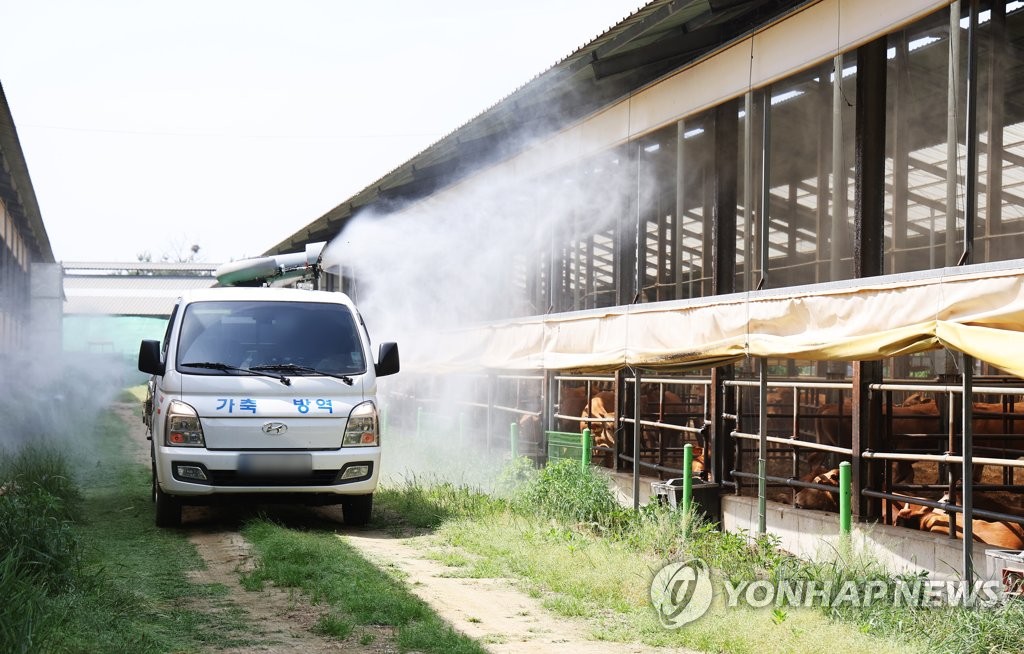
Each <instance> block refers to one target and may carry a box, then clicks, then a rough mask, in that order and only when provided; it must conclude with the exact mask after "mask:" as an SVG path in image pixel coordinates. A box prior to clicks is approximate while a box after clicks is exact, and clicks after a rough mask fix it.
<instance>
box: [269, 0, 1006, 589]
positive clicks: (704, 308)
mask: <svg viewBox="0 0 1024 654" xmlns="http://www.w3.org/2000/svg"><path fill="white" fill-rule="evenodd" d="M1022 9H1024V3H1022V2H1018V1H1012V2H1005V1H1003V0H992V1H986V2H982V1H981V0H960V1H958V2H952V3H951V2H947V1H935V0H905V1H902V2H887V1H884V0H655V1H653V2H650V3H648V4H646V5H644V6H643V7H641V8H640V9H639V10H638V11H636V12H635V13H633V14H632V15H630V16H628V17H626V18H625V19H624V20H623V21H622V22H620V23H619V24H617V25H615V26H613V27H612V28H610V29H609V30H608V31H607V32H605V33H604V34H602V35H600V36H598V37H597V38H595V39H594V40H593V41H591V42H590V43H587V44H585V45H584V46H582V47H580V48H579V49H577V50H576V51H574V52H573V53H572V54H570V55H569V56H567V57H566V58H564V59H563V60H561V61H559V62H557V63H556V64H555V65H553V66H552V67H551V68H550V69H548V70H546V71H544V72H542V73H540V74H539V75H538V76H537V77H535V78H534V79H533V80H531V81H530V82H529V83H527V84H525V85H524V86H522V87H521V88H519V89H516V90H514V91H513V92H511V93H510V94H509V95H508V96H507V97H505V98H504V99H503V100H501V101H500V102H498V103H496V104H495V105H494V106H492V107H490V108H488V109H487V110H485V111H484V112H482V113H481V114H480V115H478V116H477V117H476V118H474V119H472V120H471V121H469V122H468V123H466V124H465V125H463V126H461V127H459V128H458V129H456V130H455V131H453V132H452V133H451V134H449V135H447V136H446V137H444V138H442V139H440V140H439V141H437V142H436V143H434V144H433V145H431V146H430V147H428V148H427V149H425V150H424V151H422V152H420V153H419V154H417V155H416V156H414V157H413V158H412V159H410V160H409V161H406V162H404V163H402V164H400V165H398V166H397V167H396V168H395V169H394V170H392V171H391V172H390V173H388V174H386V175H385V176H383V177H382V178H380V179H379V180H377V181H376V182H374V183H373V184H371V185H370V186H368V187H367V188H365V189H363V190H362V191H360V192H359V193H357V194H356V195H354V196H352V197H350V198H348V199H346V200H344V201H343V202H341V203H340V204H338V206H336V207H335V208H334V209H332V210H330V211H328V212H327V213H326V214H324V215H323V216H320V217H319V218H317V219H315V220H313V221H312V222H310V223H309V224H308V225H306V226H305V227H303V228H302V229H300V230H298V231H297V232H296V233H295V234H293V235H292V236H291V237H289V238H287V239H285V240H284V241H282V242H281V243H278V244H277V245H276V246H274V247H273V248H272V249H270V250H269V251H268V252H267V254H275V253H280V252H291V251H295V250H297V249H301V248H302V247H303V246H304V245H306V244H307V243H310V242H315V241H330V242H331V244H330V245H329V246H328V250H327V253H328V254H327V255H325V263H326V264H327V269H328V274H327V275H326V276H325V279H324V280H322V284H323V285H324V286H326V287H327V288H331V289H341V290H345V291H347V292H349V293H350V294H352V295H353V296H354V297H355V298H356V299H357V301H358V302H359V303H360V305H361V306H362V307H363V308H364V311H365V314H366V318H367V321H368V322H370V323H373V325H372V326H373V327H374V331H375V333H380V332H381V331H382V326H383V331H384V332H385V333H388V334H389V336H392V335H393V336H395V337H396V339H395V340H399V341H400V342H401V343H402V347H403V359H404V360H405V361H407V362H408V364H409V365H408V369H409V372H408V373H407V374H405V375H401V377H404V378H405V379H406V380H407V381H406V385H405V386H404V387H403V388H401V389H398V388H395V389H386V390H390V391H392V396H393V400H392V402H393V405H394V406H395V407H396V409H395V413H396V415H404V416H406V419H407V420H413V419H415V420H416V421H417V425H420V424H422V423H423V421H425V420H426V418H424V416H425V415H429V414H430V413H431V411H432V410H433V407H436V406H437V404H438V403H439V402H440V401H441V398H442V396H446V397H449V398H451V396H452V395H454V396H455V398H456V399H455V401H456V403H458V404H460V405H461V406H462V407H463V408H464V411H460V413H459V417H458V419H457V420H454V421H453V422H452V423H450V424H452V425H455V427H453V428H452V429H454V430H455V431H457V433H458V438H459V439H460V440H459V443H460V447H462V446H467V444H466V443H464V442H463V440H464V439H468V441H469V444H475V445H476V446H480V447H484V448H485V449H487V450H493V449H499V450H500V449H502V448H504V451H505V452H507V451H508V449H509V448H510V447H514V448H516V451H517V453H519V452H527V453H530V454H533V455H534V456H536V457H537V458H544V457H545V456H546V455H548V454H550V453H551V451H550V449H549V446H550V444H551V442H553V441H554V440H555V439H557V438H558V434H559V433H562V432H565V433H572V432H576V433H578V432H579V430H580V428H581V427H585V426H589V427H590V428H591V429H592V432H593V433H594V434H595V436H596V437H597V438H596V440H595V445H596V447H595V452H594V454H595V457H594V462H595V463H596V464H600V465H606V466H607V467H609V468H610V469H612V470H613V471H617V472H619V473H622V474H624V475H626V476H628V477H629V478H630V479H631V486H632V487H631V488H629V484H627V491H628V492H631V493H632V497H633V499H634V501H635V502H639V501H640V496H641V491H642V489H643V487H645V486H646V485H647V484H648V482H649V481H650V480H655V481H657V480H664V479H668V478H675V477H679V476H681V475H682V474H683V471H682V455H681V452H682V448H683V446H684V445H685V444H687V443H689V444H692V445H694V446H696V447H697V448H699V453H700V455H701V456H700V459H702V471H700V475H701V480H702V482H703V483H704V484H706V485H707V486H708V487H709V488H711V489H712V491H713V492H714V493H715V494H717V495H720V500H721V519H722V523H723V525H724V526H725V527H726V528H735V529H750V530H752V531H754V530H756V531H761V532H763V531H766V530H767V531H773V532H775V533H779V534H781V535H782V536H783V542H784V544H785V545H786V546H787V548H789V549H792V550H794V551H800V549H801V548H800V545H799V543H798V541H799V537H800V534H801V533H803V534H806V533H814V532H820V533H827V532H830V530H834V529H835V520H834V516H830V515H829V514H827V513H822V512H820V511H811V510H804V509H796V508H795V507H794V506H793V505H794V502H795V500H796V495H797V493H798V492H800V491H802V490H807V489H811V490H817V491H819V492H820V491H822V490H824V489H826V488H827V484H826V483H823V482H822V481H821V480H820V479H819V481H817V482H816V481H814V480H815V475H816V473H820V472H824V471H827V470H829V469H831V468H833V467H834V466H837V465H838V463H839V462H849V463H850V464H851V470H852V487H853V498H854V499H853V503H852V504H853V506H852V510H853V515H854V518H855V520H856V521H857V522H858V523H871V524H877V525H879V529H877V530H875V531H872V532H871V533H872V534H874V535H870V536H864V538H877V539H880V540H879V542H880V544H881V546H882V547H883V548H887V549H888V550H889V551H890V552H892V555H893V557H894V560H900V557H901V556H902V557H904V559H902V560H904V561H905V562H911V559H912V562H913V563H916V564H919V565H921V566H923V567H926V568H931V569H933V570H936V571H940V572H942V571H943V570H942V569H941V568H942V565H943V564H942V561H943V560H946V561H948V560H950V559H949V557H948V552H947V551H946V550H942V549H941V547H945V548H947V550H948V549H950V548H951V549H952V551H954V552H956V553H957V556H956V560H958V561H959V563H957V564H954V565H952V566H951V569H947V570H945V572H948V573H951V574H959V575H963V576H964V577H966V578H970V577H971V575H972V574H973V572H974V568H975V567H979V568H980V567H982V566H984V565H985V563H984V560H985V558H986V553H987V552H988V551H989V550H992V549H998V547H999V545H998V544H994V543H991V542H988V543H986V542H983V541H982V542H976V539H975V538H973V535H977V534H979V533H984V529H985V526H986V525H989V524H993V523H999V524H1004V525H1012V527H1009V529H1010V530H1011V531H1012V530H1013V529H1017V530H1018V531H1019V526H1017V525H1020V523H1021V522H1022V518H1021V515H1024V501H1022V498H1024V494H1022V492H1021V491H1022V489H1024V472H1022V471H1021V467H1022V466H1024V462H1022V461H1021V460H1020V459H1019V457H1020V456H1024V443H1022V442H1021V436H1022V434H1024V424H1022V421H1021V419H1022V418H1024V407H1022V406H1021V404H1022V400H1024V380H1022V377H1024V354H1022V353H1024V333H1022V331H1024V330H1022V327H1021V326H1022V325H1024V320H1022V318H1024V102H1022V101H1021V98H1024V95H1022V94H1018V93H1017V92H1016V91H1017V89H1018V86H1017V85H1018V83H1021V84H1022V85H1024V56H1022V55H1021V50H1018V48H1020V47H1024V11H1022ZM1014 98H1017V99H1016V100H1015V99H1014ZM388 340H390V338H389V339H388ZM408 380H415V381H414V382H409V381H408ZM452 389H455V390H454V391H453V390H452ZM408 416H414V417H413V418H410V417H408ZM510 433H518V438H517V439H515V440H512V441H510V438H509V434H510ZM965 472H966V474H965ZM944 493H946V494H948V495H947V498H954V500H955V504H954V505H953V506H949V505H943V504H940V503H939V502H938V500H939V499H940V497H941V496H942V495H943V494H944ZM908 496H909V497H911V498H912V499H910V500H908V499H906V498H907V497H908ZM908 502H909V504H910V505H911V506H916V507H919V508H920V507H924V509H928V508H934V507H945V509H946V510H947V511H950V512H952V513H956V514H961V513H962V514H964V518H961V524H962V526H963V527H962V528H963V533H962V534H961V535H962V540H961V541H958V540H956V539H955V538H954V537H953V536H947V537H945V543H944V544H942V545H941V547H940V545H938V544H936V543H937V541H938V539H936V538H935V537H934V536H929V537H928V538H927V539H923V540H922V535H917V536H916V540H914V539H913V538H911V535H910V533H909V532H907V535H903V536H901V535H900V532H898V531H896V530H895V529H893V530H886V529H883V528H886V527H888V526H889V525H892V524H893V523H895V522H897V521H898V514H899V511H898V510H899V509H900V508H905V507H906V505H907V503H908ZM982 523H984V524H982ZM947 525H948V522H947ZM949 531H950V530H949V529H948V528H947V533H948V532H949ZM953 531H954V532H955V531H956V530H953ZM879 534H881V535H879ZM789 538H792V540H791V541H790V540H786V539H789ZM908 539H910V540H914V543H916V544H913V546H911V545H907V543H908V542H909V541H908ZM1021 547H1024V545H1021V546H1019V547H1018V549H1020V548H1021ZM910 550H913V552H914V553H913V554H912V555H909V554H905V552H907V551H910ZM907 557H909V558H907Z"/></svg>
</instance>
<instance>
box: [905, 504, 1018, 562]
mask: <svg viewBox="0 0 1024 654" xmlns="http://www.w3.org/2000/svg"><path fill="white" fill-rule="evenodd" d="M913 499H917V498H909V497H908V500H910V501H908V502H906V503H901V502H896V503H895V504H896V505H897V506H900V507H901V508H900V509H899V511H898V512H897V513H896V520H895V523H896V524H897V525H903V526H907V527H912V528H917V529H920V530H921V531H930V532H934V533H939V534H946V535H947V536H948V535H949V529H950V524H951V523H950V514H949V513H948V512H947V511H945V510H943V509H933V508H932V507H930V506H922V505H920V504H914V503H913ZM948 501H949V494H948V493H946V494H945V495H943V496H942V498H941V499H939V502H942V503H947V502H948ZM974 506H975V507H976V508H979V509H984V510H988V511H994V512H997V513H1008V514H1011V515H1020V511H1019V510H1018V509H1016V508H1014V507H1012V506H1009V505H1007V504H1004V503H1002V502H1000V501H999V500H997V499H995V498H990V497H987V496H985V495H984V494H978V495H976V496H975V498H974ZM952 515H953V516H954V517H953V520H952V525H953V529H954V530H955V531H956V536H957V538H960V539H963V524H964V518H963V514H962V513H953V514H952ZM971 529H972V530H973V532H974V540H976V541H979V542H982V543H985V544H987V545H995V546H997V547H1000V548H1003V549H1014V550H1019V549H1024V527H1021V525H1019V524H1017V523H1015V522H1003V521H989V520H984V519H981V518H975V519H973V520H971Z"/></svg>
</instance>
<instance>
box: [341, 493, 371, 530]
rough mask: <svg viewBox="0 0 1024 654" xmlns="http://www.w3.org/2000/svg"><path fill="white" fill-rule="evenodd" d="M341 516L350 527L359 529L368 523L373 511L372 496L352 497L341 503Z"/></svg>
mask: <svg viewBox="0 0 1024 654" xmlns="http://www.w3.org/2000/svg"><path fill="white" fill-rule="evenodd" d="M341 511H342V516H343V517H344V519H345V524H346V525H349V526H350V527H361V526H363V525H365V524H366V523H367V522H369V521H370V513H371V512H372V511H373V494H372V493H371V494H369V495H353V496H352V497H346V498H345V499H344V500H342V502H341Z"/></svg>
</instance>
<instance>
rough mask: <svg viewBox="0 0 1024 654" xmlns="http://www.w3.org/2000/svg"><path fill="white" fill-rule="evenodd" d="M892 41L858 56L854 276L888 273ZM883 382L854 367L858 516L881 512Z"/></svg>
mask: <svg viewBox="0 0 1024 654" xmlns="http://www.w3.org/2000/svg"><path fill="white" fill-rule="evenodd" d="M885 50H886V40H885V37H882V38H879V39H876V40H874V41H872V42H870V43H868V44H866V45H864V46H861V48H860V49H859V50H858V51H857V102H856V138H855V141H856V142H855V145H854V147H855V171H854V248H853V249H854V275H855V276H856V277H872V276H876V275H881V274H882V272H883V267H884V264H883V258H882V257H883V247H884V238H883V236H884V233H885V90H886V89H885V87H886V58H885ZM881 381H882V365H881V362H878V361H858V362H855V363H854V367H853V417H852V419H853V425H852V427H853V430H852V435H851V436H852V438H851V447H852V449H853V456H852V461H851V463H852V470H851V472H852V473H853V474H852V477H853V489H852V493H853V497H854V498H855V501H854V502H853V505H854V506H853V517H854V519H858V520H859V519H862V518H865V517H873V516H875V515H877V514H878V513H879V511H878V503H877V502H868V500H867V498H865V497H864V496H863V494H862V493H861V491H862V490H863V489H864V488H865V487H866V486H868V485H869V484H872V485H873V484H874V482H875V481H876V480H877V467H876V468H874V469H869V468H870V466H868V465H867V463H866V462H865V461H864V460H863V459H861V458H860V453H861V452H863V451H864V450H866V449H868V448H872V449H873V448H875V447H876V446H877V443H876V442H875V441H876V440H877V438H878V427H879V424H878V419H879V416H881V414H882V406H881V404H882V403H881V396H880V395H878V394H872V393H871V392H870V390H869V386H870V385H871V384H873V383H879V382H881Z"/></svg>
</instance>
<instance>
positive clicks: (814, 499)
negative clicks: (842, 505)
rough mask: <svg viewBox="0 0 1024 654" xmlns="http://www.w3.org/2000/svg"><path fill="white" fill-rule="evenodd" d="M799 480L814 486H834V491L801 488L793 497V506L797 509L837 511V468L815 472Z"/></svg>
mask: <svg viewBox="0 0 1024 654" xmlns="http://www.w3.org/2000/svg"><path fill="white" fill-rule="evenodd" d="M800 479H801V481H810V482H814V483H815V484H825V485H828V486H835V487H836V491H835V492H832V491H824V490H821V489H820V488H801V489H800V490H799V491H797V493H796V495H794V496H793V506H795V507H796V508H798V509H818V510H821V511H838V510H839V490H838V489H839V468H833V469H832V470H827V471H822V470H815V471H813V472H810V473H808V474H806V475H804V476H803V477H801V478H800Z"/></svg>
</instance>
